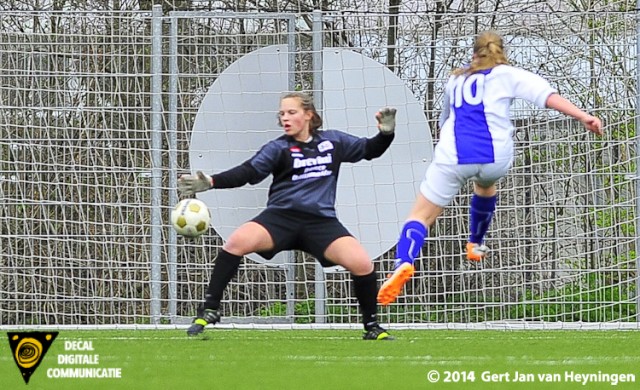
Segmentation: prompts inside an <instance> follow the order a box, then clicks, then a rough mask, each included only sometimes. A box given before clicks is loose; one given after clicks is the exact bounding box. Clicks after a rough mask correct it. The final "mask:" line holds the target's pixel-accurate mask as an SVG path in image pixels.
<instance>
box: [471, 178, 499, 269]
mask: <svg viewBox="0 0 640 390" xmlns="http://www.w3.org/2000/svg"><path fill="white" fill-rule="evenodd" d="M496 192H497V191H496V186H495V184H490V185H488V186H483V185H482V184H480V183H477V182H476V183H474V193H473V196H472V197H471V203H470V208H469V233H470V234H469V242H467V259H468V260H471V261H480V260H482V259H484V258H485V256H486V255H487V252H488V251H489V248H488V247H487V246H486V245H484V244H483V241H484V236H485V235H486V234H487V230H488V229H489V225H490V224H491V220H492V219H493V213H494V211H495V209H496V202H497V195H496Z"/></svg>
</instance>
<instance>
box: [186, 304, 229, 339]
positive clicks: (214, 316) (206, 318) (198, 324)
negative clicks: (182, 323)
mask: <svg viewBox="0 0 640 390" xmlns="http://www.w3.org/2000/svg"><path fill="white" fill-rule="evenodd" d="M198 312H199V313H198V317H196V318H195V319H194V320H193V324H191V326H190V327H189V329H187V334H188V335H189V336H197V335H199V334H201V333H202V332H204V327H205V326H207V325H208V324H215V323H216V322H220V318H221V317H222V316H221V315H220V312H219V311H217V310H213V309H204V310H202V312H200V310H198Z"/></svg>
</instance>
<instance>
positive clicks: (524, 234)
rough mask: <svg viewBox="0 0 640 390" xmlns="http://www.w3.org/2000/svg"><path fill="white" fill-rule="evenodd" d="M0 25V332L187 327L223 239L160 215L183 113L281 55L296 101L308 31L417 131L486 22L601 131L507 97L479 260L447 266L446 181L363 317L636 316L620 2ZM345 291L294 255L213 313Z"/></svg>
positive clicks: (240, 281)
mask: <svg viewBox="0 0 640 390" xmlns="http://www.w3.org/2000/svg"><path fill="white" fill-rule="evenodd" d="M314 21H315V23H314ZM0 24H1V25H2V28H1V29H0V68H1V69H2V72H1V74H0V109H1V110H0V292H1V295H2V297H3V299H2V300H1V301H0V314H1V317H0V324H2V325H14V324H74V325H75V324H78V325H84V324H90V325H101V324H139V323H152V324H159V323H181V322H183V321H187V320H189V319H190V318H191V316H193V314H194V313H195V308H196V306H197V304H198V303H199V301H200V300H201V299H202V297H203V295H204V288H205V286H206V283H207V282H208V278H209V275H210V271H211V267H212V260H213V259H214V258H215V255H216V253H217V251H218V250H219V249H220V247H221V243H222V240H221V238H220V236H218V235H217V234H216V233H215V231H214V230H212V231H211V234H208V235H206V236H204V237H203V238H202V239H200V240H199V241H185V240H183V239H181V238H179V237H176V236H175V234H174V233H173V232H172V230H171V228H170V226H169V222H168V215H169V210H170V209H171V206H172V205H173V204H175V203H176V202H177V195H176V192H175V187H176V178H177V176H178V175H179V174H180V173H184V172H188V171H190V170H191V167H190V165H189V150H190V148H191V149H193V145H190V139H191V131H192V128H193V123H194V120H195V117H196V115H197V112H198V109H199V107H200V103H201V102H202V99H204V97H205V95H206V93H207V90H208V89H209V87H210V86H211V85H212V83H213V82H214V81H215V80H216V79H217V78H218V77H219V76H220V74H221V73H222V72H224V71H225V69H227V68H228V67H229V66H230V65H231V64H233V63H234V62H235V61H237V60H238V59H240V58H242V57H243V56H244V55H246V54H248V53H251V52H253V51H255V50H257V49H260V48H264V47H267V46H270V45H286V46H287V47H288V48H289V49H290V51H291V52H290V53H289V54H290V55H291V57H292V58H293V60H292V62H291V64H290V66H289V71H290V75H289V77H290V80H291V84H290V87H291V88H292V89H304V90H313V89H314V75H317V72H318V71H320V69H317V66H318V64H317V62H314V60H313V58H314V53H316V54H317V53H318V50H320V49H321V48H318V47H317V45H316V46H314V43H313V34H314V33H315V34H320V35H321V37H322V48H331V47H336V48H346V49H349V50H352V51H355V52H357V53H360V54H363V55H364V56H366V57H367V58H371V59H373V60H375V61H378V62H380V63H381V64H383V65H385V66H386V67H387V68H388V69H390V70H392V71H393V73H394V74H395V75H397V76H398V77H399V78H400V79H402V80H403V81H404V82H405V83H406V86H407V87H408V88H410V90H411V91H412V92H413V94H414V96H415V98H416V99H417V100H418V101H419V102H420V104H421V105H422V106H423V108H424V114H425V118H426V120H427V122H428V124H429V127H430V129H431V135H432V138H433V140H434V141H437V139H438V131H437V130H438V129H437V124H436V123H437V118H438V115H439V110H440V108H441V104H442V103H441V95H442V88H443V85H444V82H445V80H446V78H447V76H448V74H449V71H450V70H451V69H452V68H454V67H457V66H460V65H462V64H463V63H464V62H465V61H466V60H468V58H469V56H470V44H471V43H472V41H473V38H474V36H475V34H476V33H477V32H478V31H480V30H484V29H489V28H491V29H495V30H497V31H499V32H500V33H502V34H503V36H504V37H505V41H506V44H507V46H508V55H509V58H510V59H511V61H512V62H513V64H514V65H516V66H522V67H524V68H526V69H529V70H532V71H535V72H537V73H540V74H541V75H543V76H544V77H546V78H548V79H549V80H550V81H551V82H552V83H553V84H554V86H556V87H557V88H558V90H559V91H560V93H561V94H563V95H564V96H566V97H567V98H569V99H570V100H572V101H574V102H575V103H576V104H577V105H579V106H581V107H584V108H585V109H588V110H590V111H593V112H595V113H596V114H597V115H599V116H600V117H602V118H603V120H604V123H605V125H606V135H605V136H604V137H603V138H601V139H598V138H595V137H592V136H589V135H587V134H585V133H584V131H583V130H582V129H581V127H580V125H579V123H577V122H575V121H573V120H570V119H568V118H565V117H562V116H559V115H557V113H555V112H551V111H549V110H537V109H533V108H532V107H531V106H529V105H528V104H526V103H523V102H518V101H517V102H515V103H514V107H513V116H514V121H515V123H516V126H517V132H516V145H517V156H516V161H515V164H514V168H513V170H512V172H511V173H510V175H509V176H508V177H507V178H506V179H505V180H504V181H503V182H502V183H501V184H500V192H499V204H498V209H497V212H496V216H495V219H494V222H493V225H492V227H491V228H490V231H489V234H488V239H487V241H488V245H489V246H490V247H491V248H492V253H491V256H490V257H489V258H488V259H487V261H486V262H483V263H482V264H479V265H475V264H468V263H467V262H466V260H465V259H464V258H463V255H462V248H463V245H464V243H465V242H466V236H467V234H468V232H467V229H468V228H467V207H468V201H469V195H468V193H469V191H468V190H467V189H465V190H463V191H462V192H461V194H460V196H459V197H457V198H456V200H455V201H454V203H453V204H452V205H451V206H450V207H449V208H448V209H447V210H446V211H445V213H444V215H443V216H442V217H441V219H440V220H439V221H438V222H437V224H436V226H434V228H433V229H432V233H431V237H429V239H428V240H427V242H426V244H425V246H424V248H423V252H422V257H421V259H420V261H418V262H417V267H418V270H417V274H416V276H415V277H414V279H413V280H412V281H411V283H410V285H408V286H407V291H406V294H405V295H403V297H401V298H400V299H399V301H398V302H397V303H396V304H394V305H392V306H391V307H390V308H389V309H385V310H383V312H382V313H381V314H382V320H383V321H385V322H391V323H425V324H427V323H428V324H446V323H486V322H489V321H523V322H524V321H528V322H530V321H545V322H560V321H562V322H577V323H581V322H595V323H618V322H634V321H637V320H638V313H637V311H638V300H637V299H638V298H637V291H638V286H639V279H638V274H637V270H638V258H637V244H638V243H637V215H636V214H637V210H638V191H637V169H638V168H637V160H636V159H637V147H638V146H637V145H638V140H637V135H636V131H635V129H636V125H637V120H638V114H637V96H638V94H637V77H638V74H637V61H638V60H637V58H638V50H637V45H638V23H637V16H636V12H635V11H633V10H629V11H624V10H623V11H620V10H619V9H615V7H613V6H612V7H611V8H610V9H606V8H605V9H602V10H598V11H597V12H595V11H589V12H574V11H572V10H566V12H542V11H541V10H534V9H531V8H527V9H519V8H518V5H517V4H514V5H513V9H509V10H506V11H502V12H500V13H498V14H495V13H488V12H487V13H485V12H477V13H456V12H444V11H443V12H431V13H413V12H407V13H402V12H401V13H399V14H398V15H397V17H396V18H391V17H390V15H389V14H386V13H369V12H355V11H354V12H333V13H332V12H326V13H320V12H315V13H309V14H305V13H300V14H289V13H278V14H269V13H224V12H211V13H207V12H172V13H169V14H163V13H162V11H161V9H159V8H157V7H156V8H154V11H153V12H120V13H119V12H85V13H82V14H77V13H70V12H20V13H17V14H14V13H4V12H3V13H0ZM276 109H277V101H274V102H273V113H274V114H275V111H276ZM250 111H251V110H250V109H248V112H250ZM274 124H275V121H274ZM399 131H402V130H401V129H399ZM226 168H229V167H211V169H212V171H214V172H215V171H219V170H222V169H226ZM416 180H420V178H416ZM245 190H246V191H249V190H250V189H236V190H235V191H245ZM265 202H266V199H265ZM256 213H257V210H256ZM218 223H223V221H218ZM398 228H400V226H398ZM392 258H393V251H392V250H391V251H389V252H388V253H385V254H384V255H383V256H380V257H379V258H376V259H375V263H376V266H377V268H378V269H379V270H380V271H381V272H380V279H382V277H383V274H384V273H385V272H387V271H388V270H389V268H390V267H391V264H392V261H391V260H390V259H392ZM350 289H351V286H350V278H349V277H348V275H346V274H345V273H342V272H334V273H327V274H325V273H322V272H318V270H317V269H316V267H315V263H314V260H313V259H312V258H311V257H310V256H308V255H307V254H304V253H295V254H292V256H291V257H290V262H289V263H288V264H286V265H285V266H280V265H279V266H270V265H268V264H259V263H255V262H253V261H251V260H247V261H245V262H244V263H243V265H242V266H241V268H240V272H239V275H238V277H237V279H235V280H234V281H233V283H232V284H231V285H230V288H229V289H228V291H227V294H226V295H225V302H224V305H223V314H225V316H226V317H231V318H232V321H249V322H254V323H257V322H265V321H266V322H295V323H319V322H328V323H358V322H359V319H358V315H357V306H356V304H355V300H354V298H353V296H352V294H351V292H350Z"/></svg>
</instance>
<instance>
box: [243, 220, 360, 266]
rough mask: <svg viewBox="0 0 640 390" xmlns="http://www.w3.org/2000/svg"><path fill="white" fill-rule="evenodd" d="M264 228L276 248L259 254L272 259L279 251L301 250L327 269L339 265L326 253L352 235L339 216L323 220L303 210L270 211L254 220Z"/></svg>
mask: <svg viewBox="0 0 640 390" xmlns="http://www.w3.org/2000/svg"><path fill="white" fill-rule="evenodd" d="M252 221H253V222H256V223H258V224H260V225H262V226H263V227H264V228H265V229H267V231H268V232H269V234H270V235H271V238H272V239H273V242H274V248H273V249H272V250H270V251H266V252H257V253H258V254H259V255H260V256H262V257H264V258H265V259H271V258H272V257H273V256H275V255H276V254H277V253H278V252H282V251H284V250H293V249H298V250H301V251H304V252H307V253H309V254H310V255H312V256H313V257H315V258H316V259H317V260H318V261H319V262H320V264H321V265H322V266H323V267H333V266H335V265H336V264H334V263H332V262H331V261H329V260H327V259H325V257H324V252H325V250H326V249H327V247H328V246H329V245H331V243H332V242H334V241H335V240H337V239H338V238H340V237H344V236H351V233H349V231H348V230H347V228H346V227H344V225H342V223H341V222H340V221H339V220H338V219H337V218H335V217H320V216H317V215H314V214H309V213H304V212H300V211H291V210H283V209H271V208H267V209H266V210H264V211H263V212H262V213H260V214H259V215H257V216H256V217H255V218H253V219H252Z"/></svg>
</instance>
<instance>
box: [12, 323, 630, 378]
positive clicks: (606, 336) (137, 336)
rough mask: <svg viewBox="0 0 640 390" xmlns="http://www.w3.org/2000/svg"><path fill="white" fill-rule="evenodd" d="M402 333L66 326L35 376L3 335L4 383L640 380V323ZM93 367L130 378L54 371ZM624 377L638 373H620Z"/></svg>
mask: <svg viewBox="0 0 640 390" xmlns="http://www.w3.org/2000/svg"><path fill="white" fill-rule="evenodd" d="M393 335H394V336H396V338H397V339H396V340H394V341H384V342H383V341H380V342H377V341H364V340H361V338H360V337H361V334H360V332H359V331H355V330H230V329H216V328H207V330H206V332H205V336H203V337H197V338H189V337H187V336H186V334H185V331H184V330H117V331H113V330H91V331H78V330H60V331H59V335H58V337H57V338H56V339H55V340H54V342H53V344H52V345H51V348H50V349H49V351H48V352H47V353H46V355H45V357H44V358H43V360H42V362H41V364H40V366H39V367H37V369H36V370H35V372H34V373H33V375H32V376H31V379H30V381H29V383H28V384H25V383H24V380H23V379H22V377H21V374H20V370H19V369H18V367H17V365H16V363H15V361H14V360H13V355H12V352H11V350H10V347H9V343H8V342H7V341H6V340H5V341H4V342H0V378H1V382H2V385H1V386H0V387H1V388H2V389H22V388H24V389H30V390H33V389H90V390H98V389H127V390H136V389H180V390H188V389H205V388H206V389H336V390H339V389H367V390H371V389H398V390H404V389H427V388H429V389H477V388H481V389H485V388H486V389H541V388H544V389H571V388H575V389H578V388H580V389H611V388H622V389H625V388H629V389H632V388H638V387H639V386H640V349H639V348H638V346H640V332H638V331H574V330H571V331H563V330H553V331H524V330H518V331H491V330H480V331H471V330H402V331H394V332H393ZM74 340H81V341H85V342H86V341H91V345H92V347H93V351H67V350H65V344H66V343H65V341H74ZM70 354H81V355H87V356H89V357H85V358H84V360H86V359H94V355H97V358H95V359H97V364H62V363H60V361H59V359H61V358H60V357H59V355H70ZM80 360H83V359H80ZM86 367H89V368H91V367H93V368H101V369H107V368H119V369H120V373H121V377H120V378H61V377H57V378H56V377H53V376H55V375H60V373H61V372H64V370H67V369H77V368H86ZM434 372H435V373H436V374H434ZM567 375H568V376H567ZM576 375H578V376H576ZM579 375H590V380H588V381H587V382H586V383H584V382H583V379H584V377H581V376H579ZM622 375H627V377H625V379H624V380H627V381H629V382H624V381H623V380H621V378H622ZM631 376H634V377H635V378H631ZM588 378H589V377H588ZM436 379H437V381H436V382H434V381H435V380H436ZM632 379H633V381H631V380H632ZM515 380H518V381H517V382H516V381H515ZM614 382H615V384H614Z"/></svg>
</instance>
